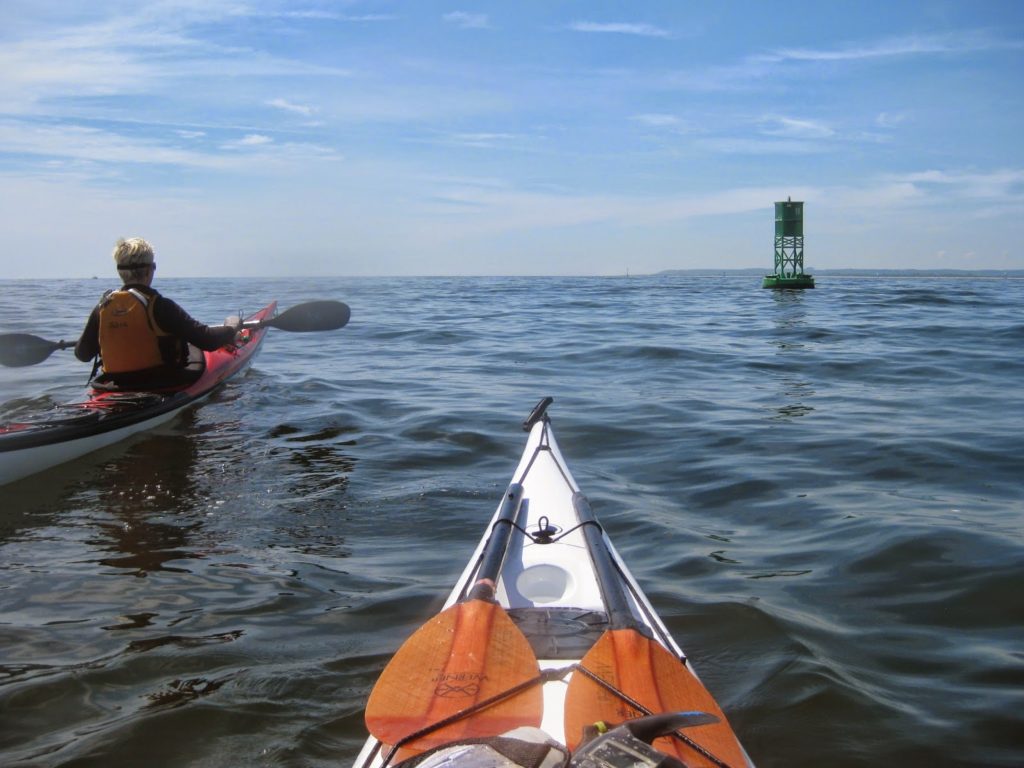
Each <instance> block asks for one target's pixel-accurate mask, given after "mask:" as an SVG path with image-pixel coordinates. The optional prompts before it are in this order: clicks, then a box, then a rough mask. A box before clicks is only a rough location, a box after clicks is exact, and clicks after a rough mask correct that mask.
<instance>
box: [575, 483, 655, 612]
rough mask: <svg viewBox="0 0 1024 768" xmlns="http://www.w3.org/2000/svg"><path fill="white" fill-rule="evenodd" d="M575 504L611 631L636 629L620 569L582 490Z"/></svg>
mask: <svg viewBox="0 0 1024 768" xmlns="http://www.w3.org/2000/svg"><path fill="white" fill-rule="evenodd" d="M572 505H573V508H574V509H575V510H576V515H577V516H578V517H579V520H580V522H581V523H584V526H583V535H584V536H585V537H586V539H587V551H588V552H589V553H590V561H591V562H592V563H593V564H594V573H595V574H596V575H597V583H598V586H599V587H600V588H601V594H602V596H603V597H604V604H605V607H606V608H607V611H608V623H609V627H610V628H611V629H636V628H637V626H638V624H639V622H637V620H636V619H635V618H634V617H633V612H632V611H630V610H629V601H628V600H627V598H626V593H625V591H623V589H622V580H621V579H620V578H619V577H618V569H617V568H616V567H615V563H614V562H612V556H611V553H610V552H609V551H608V546H607V544H606V543H605V539H604V535H603V533H602V531H601V524H600V523H598V522H597V518H596V517H595V516H594V512H593V510H592V509H591V508H590V502H589V501H587V497H586V496H584V495H583V494H582V493H580V492H579V491H576V492H575V493H574V494H573V495H572Z"/></svg>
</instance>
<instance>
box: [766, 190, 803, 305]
mask: <svg viewBox="0 0 1024 768" xmlns="http://www.w3.org/2000/svg"><path fill="white" fill-rule="evenodd" d="M761 285H762V287H764V288H813V287H814V278H813V277H811V275H805V274H804V204H803V202H802V201H799V200H793V199H792V198H787V199H786V200H785V201H783V202H777V203H775V271H774V272H773V273H772V274H770V275H765V278H764V282H763V283H762V284H761Z"/></svg>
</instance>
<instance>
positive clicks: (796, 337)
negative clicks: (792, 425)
mask: <svg viewBox="0 0 1024 768" xmlns="http://www.w3.org/2000/svg"><path fill="white" fill-rule="evenodd" d="M771 298H772V304H773V305H774V306H773V309H774V310H775V314H774V316H773V319H774V336H773V338H772V341H771V343H772V345H773V346H774V347H775V349H776V352H775V355H776V358H777V359H778V360H779V361H780V362H781V363H782V364H783V365H784V366H785V369H786V370H783V371H773V374H775V375H776V376H777V380H778V385H779V397H778V404H777V405H775V406H774V408H773V410H774V414H773V415H772V416H771V417H770V418H772V419H776V420H785V421H789V420H792V419H798V418H800V417H801V416H806V415H808V414H809V413H811V412H812V411H814V407H813V406H811V405H808V404H807V401H809V400H811V399H813V398H814V395H815V390H814V388H813V387H812V386H811V383H810V382H809V381H807V380H806V379H804V378H803V377H802V376H801V375H800V374H799V365H800V363H801V362H802V359H801V357H800V355H801V353H803V352H804V351H806V350H807V349H808V345H807V335H808V331H809V326H808V323H807V308H806V306H805V303H806V301H807V297H806V295H805V292H804V291H797V290H773V291H771Z"/></svg>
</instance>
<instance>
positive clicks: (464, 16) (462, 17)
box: [441, 11, 491, 29]
mask: <svg viewBox="0 0 1024 768" xmlns="http://www.w3.org/2000/svg"><path fill="white" fill-rule="evenodd" d="M441 18H443V19H444V20H445V21H447V22H448V23H449V24H455V25H456V26H458V27H461V28H462V29H489V28H490V26H491V23H490V19H489V18H488V17H487V14H485V13H466V12H465V11H452V12H451V13H446V14H445V15H444V16H442V17H441Z"/></svg>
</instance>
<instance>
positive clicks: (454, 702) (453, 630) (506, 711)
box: [366, 600, 543, 753]
mask: <svg viewBox="0 0 1024 768" xmlns="http://www.w3.org/2000/svg"><path fill="white" fill-rule="evenodd" d="M538 674H540V668H539V666H538V664H537V658H536V656H534V653H533V649H532V648H531V647H530V643H529V641H528V640H527V639H526V637H525V636H524V635H523V633H522V632H521V631H520V630H519V628H518V627H517V626H516V625H515V624H513V623H512V620H511V619H510V618H509V617H508V615H507V614H506V613H505V611H504V610H503V609H502V608H501V606H499V605H497V604H496V603H492V602H489V601H485V600H470V601H468V602H465V603H457V604H455V605H453V606H452V607H451V608H449V609H448V610H446V611H443V612H442V613H439V614H438V615H437V616H435V617H434V618H433V619H431V620H430V621H428V622H427V623H426V624H424V625H423V626H422V627H420V628H419V629H418V630H416V632H415V633H413V635H412V636H411V637H410V638H409V639H408V640H406V641H405V644H404V645H402V647H401V648H399V649H398V652H397V653H396V654H395V655H394V657H393V658H392V659H391V661H390V662H389V663H388V665H387V666H386V667H385V668H384V671H383V672H382V673H381V676H380V679H379V680H378V681H377V685H375V686H374V688H373V691H372V692H371V693H370V698H369V700H368V701H367V703H366V727H367V729H368V730H369V731H370V733H372V734H373V735H374V737H375V738H377V739H378V740H380V741H382V742H384V743H385V744H391V745H393V744H397V743H398V742H399V741H400V740H402V739H404V738H406V737H407V736H409V735H410V734H413V733H416V732H417V731H419V730H421V729H423V728H425V727H427V726H429V725H433V724H434V723H437V722H439V721H441V720H444V719H445V718H447V717H449V716H451V715H453V714H455V713H456V712H460V711H463V710H465V709H467V708H469V707H472V706H473V705H475V704H478V703H480V702H482V701H486V700H487V699H489V698H491V697H492V696H495V695H497V694H499V693H503V692H505V691H507V690H509V689H510V688H513V687H515V686H516V685H519V684H520V683H524V682H526V681H527V680H531V679H533V678H535V677H537V675H538ZM542 707H543V699H542V694H541V689H540V686H539V685H534V686H530V687H528V688H526V689H524V690H523V691H521V692H519V693H517V694H516V695H514V696H512V697H511V698H509V699H506V700H504V701H502V702H500V703H497V704H494V705H492V706H489V707H487V708H486V709H483V710H481V711H479V712H475V713H474V714H472V715H469V716H467V717H464V718H460V719H459V720H457V721H456V722H454V723H452V724H451V725H448V726H445V727H444V728H440V729H438V730H436V731H433V732H431V733H429V734H426V735H424V736H422V737H420V738H417V739H415V740H414V741H412V742H410V743H409V744H406V745H405V747H406V748H408V749H411V750H414V751H415V752H417V753H418V752H421V751H424V750H427V749H430V748H432V747H435V746H438V745H440V744H446V743H448V742H451V741H455V740H457V739H465V738H475V737H479V736H494V735H497V734H501V733H504V732H505V731H508V730H511V729H512V728H518V727H520V726H524V725H531V726H538V725H540V721H541V715H542Z"/></svg>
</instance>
